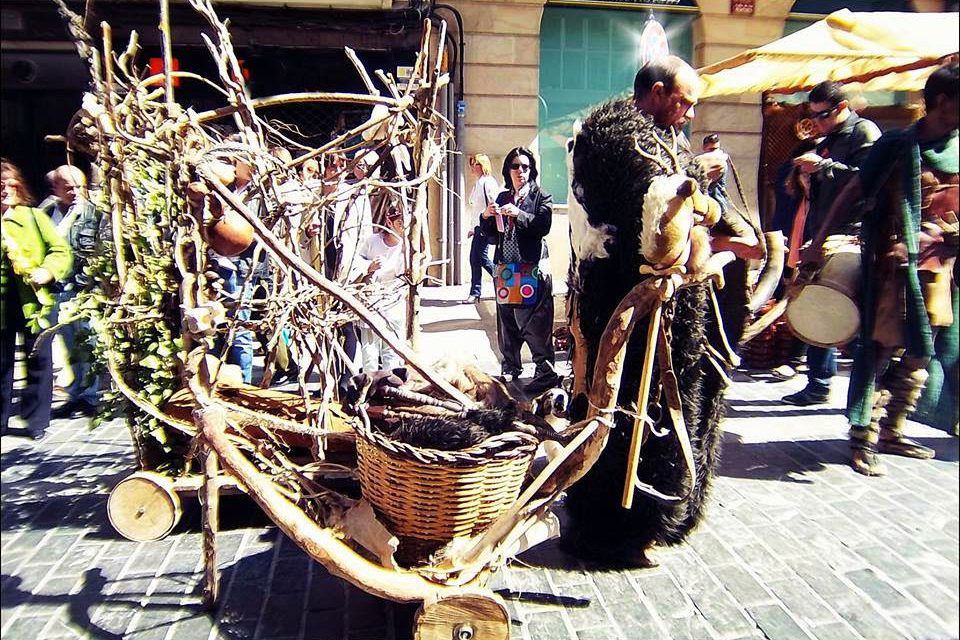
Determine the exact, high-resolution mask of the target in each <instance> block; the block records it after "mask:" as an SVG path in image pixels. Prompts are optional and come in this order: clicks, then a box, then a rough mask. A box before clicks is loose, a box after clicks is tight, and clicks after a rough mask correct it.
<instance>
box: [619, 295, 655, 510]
mask: <svg viewBox="0 0 960 640" xmlns="http://www.w3.org/2000/svg"><path fill="white" fill-rule="evenodd" d="M662 315H663V300H662V299H660V298H658V299H657V301H656V302H655V303H654V306H653V310H652V311H651V312H650V325H649V326H648V327H647V348H646V351H645V352H644V354H643V369H642V370H641V373H640V390H639V391H638V392H637V415H636V417H635V418H634V419H633V435H632V437H631V439H630V453H629V454H628V456H627V477H626V478H625V480H624V483H623V498H622V500H621V504H622V505H623V508H624V509H629V508H631V507H632V506H633V492H634V488H635V487H636V483H637V467H638V466H640V447H641V445H642V444H643V439H644V436H645V435H646V432H647V420H648V419H649V418H648V417H647V404H648V403H649V401H650V381H651V379H652V378H653V361H654V359H655V356H656V353H657V332H658V331H659V330H660V318H661V316H662Z"/></svg>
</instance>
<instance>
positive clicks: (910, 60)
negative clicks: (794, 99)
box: [700, 9, 960, 98]
mask: <svg viewBox="0 0 960 640" xmlns="http://www.w3.org/2000/svg"><path fill="white" fill-rule="evenodd" d="M958 51H960V14H958V13H895V12H874V13H853V12H851V11H849V10H848V9H841V10H840V11H836V12H834V13H832V14H830V15H829V16H827V17H826V18H825V19H823V20H820V21H819V22H815V23H813V24H812V25H810V26H809V27H807V28H805V29H801V30H800V31H797V32H796V33H793V34H790V35H789V36H786V37H784V38H781V39H780V40H776V41H774V42H771V43H770V44H766V45H764V46H762V47H759V48H757V49H750V50H749V51H744V52H743V53H741V54H738V55H736V56H733V57H732V58H728V59H726V60H723V61H721V62H717V63H715V64H711V65H708V66H706V67H703V68H702V69H700V74H701V77H702V78H703V80H704V82H705V83H706V89H705V91H704V94H703V97H704V98H709V97H713V96H723V95H738V94H742V93H762V92H765V91H769V92H774V93H793V92H796V91H805V90H808V89H810V88H812V87H813V86H814V85H816V84H817V83H819V82H822V81H824V80H834V81H837V82H842V83H856V84H857V85H858V87H857V88H859V89H861V90H863V91H917V90H920V89H922V88H923V83H924V81H925V80H926V78H927V76H928V75H929V74H930V73H932V72H933V70H934V69H935V68H936V67H937V66H939V65H940V64H942V63H943V62H944V61H945V60H946V59H948V58H949V57H950V56H956V55H957V52H958Z"/></svg>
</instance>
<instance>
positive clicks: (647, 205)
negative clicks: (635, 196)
mask: <svg viewBox="0 0 960 640" xmlns="http://www.w3.org/2000/svg"><path fill="white" fill-rule="evenodd" d="M689 179H690V178H689V176H686V175H684V174H682V173H676V174H673V175H670V176H657V177H656V178H654V179H653V181H652V182H651V183H650V188H649V189H648V190H647V193H646V195H645V196H644V197H643V217H642V221H643V230H642V231H641V232H640V251H641V253H643V257H644V258H646V259H647V260H648V261H649V262H651V263H653V264H657V263H658V262H659V261H660V258H661V256H659V248H658V247H657V240H658V238H659V236H660V234H661V232H662V230H661V228H660V224H661V220H662V218H663V214H664V213H665V212H666V210H667V206H668V205H669V203H670V201H671V200H673V199H675V198H677V189H678V188H679V187H680V185H681V184H683V183H684V182H685V181H687V180H689ZM678 215H680V216H683V215H684V213H683V212H681V213H680V214H678ZM686 215H687V217H688V218H689V226H690V228H693V222H694V220H693V213H692V211H691V212H690V213H689V214H686ZM686 236H687V237H688V238H689V236H690V232H689V230H687V233H686ZM688 245H689V243H688ZM686 255H687V251H684V252H683V254H682V256H681V259H679V260H678V261H677V262H676V263H679V262H683V261H684V260H685V259H686ZM659 266H669V265H659Z"/></svg>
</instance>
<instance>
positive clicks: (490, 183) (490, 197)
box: [468, 176, 500, 220]
mask: <svg viewBox="0 0 960 640" xmlns="http://www.w3.org/2000/svg"><path fill="white" fill-rule="evenodd" d="M499 193H500V185H499V184H497V180H496V179H495V178H494V177H493V176H480V179H479V180H477V184H475V185H474V186H473V191H471V192H470V199H469V201H468V202H469V203H470V206H471V207H472V210H473V215H474V217H475V218H476V219H477V220H479V219H480V214H481V213H483V210H484V209H486V208H487V206H489V205H490V204H493V203H494V202H496V201H497V195H498V194H499Z"/></svg>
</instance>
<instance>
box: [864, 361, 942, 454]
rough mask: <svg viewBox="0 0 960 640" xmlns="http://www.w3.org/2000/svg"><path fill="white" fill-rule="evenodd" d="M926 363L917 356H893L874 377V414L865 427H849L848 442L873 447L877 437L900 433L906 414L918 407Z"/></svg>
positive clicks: (925, 380)
mask: <svg viewBox="0 0 960 640" xmlns="http://www.w3.org/2000/svg"><path fill="white" fill-rule="evenodd" d="M926 367H927V363H926V362H925V361H924V360H921V359H919V358H910V357H907V356H904V355H902V354H901V355H895V356H893V357H892V358H891V359H890V361H889V363H888V365H887V367H886V370H885V371H884V372H883V373H882V375H880V376H879V379H878V380H877V388H876V391H875V392H874V396H873V414H872V416H871V419H870V424H869V425H868V426H866V427H856V426H855V427H851V428H850V446H851V447H852V448H854V449H868V450H874V449H876V448H877V442H878V440H881V439H882V440H896V439H898V438H900V437H902V436H903V428H904V425H905V424H906V421H907V418H908V417H909V416H910V414H911V413H913V412H914V411H915V410H916V408H917V403H918V402H919V401H920V395H921V394H922V393H923V387H924V385H925V384H926V382H927V377H928V376H929V374H928V373H927V368H926Z"/></svg>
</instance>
